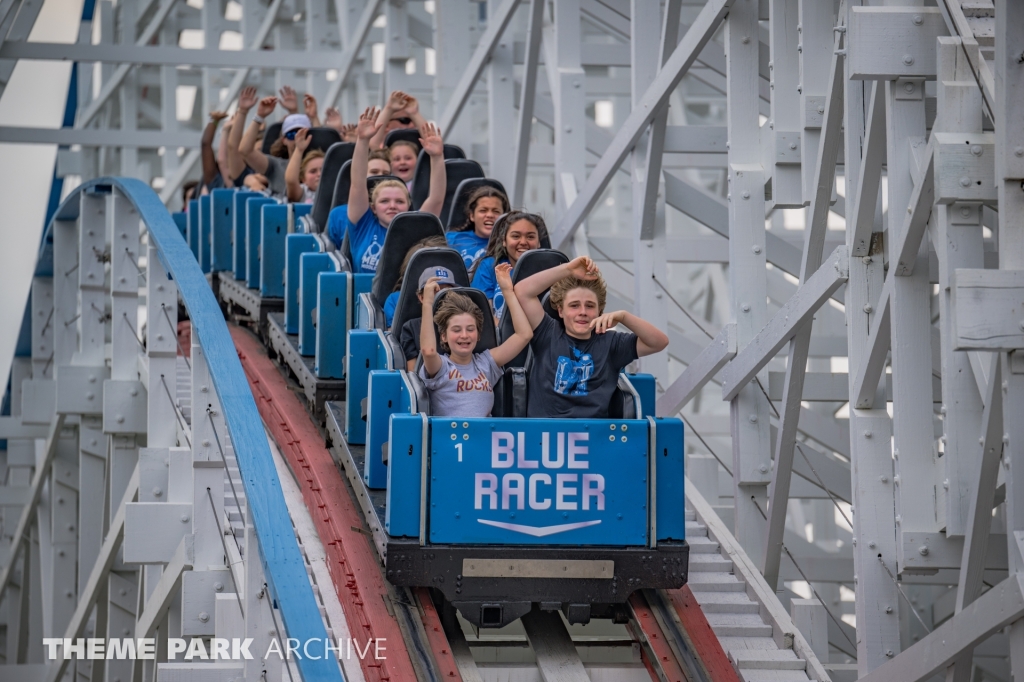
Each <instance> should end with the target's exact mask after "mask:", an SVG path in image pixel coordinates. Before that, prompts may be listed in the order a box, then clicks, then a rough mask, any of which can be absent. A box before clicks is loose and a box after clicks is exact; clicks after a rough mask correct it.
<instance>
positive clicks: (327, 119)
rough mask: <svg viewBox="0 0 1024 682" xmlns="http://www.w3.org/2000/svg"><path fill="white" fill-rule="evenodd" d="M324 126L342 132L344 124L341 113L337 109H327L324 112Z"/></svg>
mask: <svg viewBox="0 0 1024 682" xmlns="http://www.w3.org/2000/svg"><path fill="white" fill-rule="evenodd" d="M324 125H327V126H330V127H331V128H335V129H336V130H339V131H340V130H341V129H342V128H343V127H344V124H343V123H342V122H341V112H340V111H338V109H337V107H327V111H325V112H324Z"/></svg>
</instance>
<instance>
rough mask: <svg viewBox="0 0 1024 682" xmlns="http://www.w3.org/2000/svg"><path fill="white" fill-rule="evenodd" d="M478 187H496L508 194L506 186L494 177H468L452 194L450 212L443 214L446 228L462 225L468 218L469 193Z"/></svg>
mask: <svg viewBox="0 0 1024 682" xmlns="http://www.w3.org/2000/svg"><path fill="white" fill-rule="evenodd" d="M478 187H493V188H494V189H497V190H501V193H502V194H504V195H505V196H508V192H506V191H505V186H504V185H502V184H501V183H500V182H498V181H497V180H495V179H493V178H466V179H465V180H463V181H462V182H460V183H459V186H458V187H456V188H455V192H454V194H453V195H452V205H451V207H450V208H449V209H448V213H442V214H441V216H442V217H444V218H446V221H445V224H444V226H445V229H448V230H450V229H452V228H453V227H458V226H459V225H462V223H463V221H464V220H465V218H466V204H467V203H468V202H469V195H470V194H472V193H473V191H474V190H476V188H478Z"/></svg>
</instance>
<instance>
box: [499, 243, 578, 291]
mask: <svg viewBox="0 0 1024 682" xmlns="http://www.w3.org/2000/svg"><path fill="white" fill-rule="evenodd" d="M568 262H569V257H568V256H566V255H565V254H564V253H562V252H561V251H556V250H555V249H534V250H533V251H527V252H526V253H524V254H523V255H522V256H520V257H519V260H518V261H516V266H515V267H514V268H512V283H513V284H515V283H517V282H521V281H522V280H524V279H526V278H527V277H530V276H531V275H536V274H537V273H538V272H543V271H544V270H550V269H551V268H556V267H558V266H559V265H563V264H565V263H568Z"/></svg>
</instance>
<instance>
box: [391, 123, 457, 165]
mask: <svg viewBox="0 0 1024 682" xmlns="http://www.w3.org/2000/svg"><path fill="white" fill-rule="evenodd" d="M399 140H406V141H408V142H412V143H413V144H415V145H416V146H417V147H419V146H420V131H418V130H416V129H415V128H399V129H398V130H392V131H391V132H390V133H388V134H387V135H385V136H384V146H385V147H388V148H390V147H391V145H393V144H394V143H395V142H398V141H399ZM444 158H446V159H464V158H466V152H464V151H462V147H460V146H458V145H457V144H446V145H445V146H444Z"/></svg>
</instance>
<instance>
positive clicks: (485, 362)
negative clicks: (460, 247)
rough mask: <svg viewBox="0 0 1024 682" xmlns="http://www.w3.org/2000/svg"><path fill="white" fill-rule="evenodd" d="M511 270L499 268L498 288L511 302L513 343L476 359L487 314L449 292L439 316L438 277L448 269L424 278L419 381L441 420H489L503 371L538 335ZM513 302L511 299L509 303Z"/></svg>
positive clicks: (427, 272) (428, 272)
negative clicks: (518, 296)
mask: <svg viewBox="0 0 1024 682" xmlns="http://www.w3.org/2000/svg"><path fill="white" fill-rule="evenodd" d="M511 269H512V266H510V265H509V264H508V263H503V264H501V265H498V266H497V267H495V269H494V272H495V276H496V278H497V280H498V286H500V287H501V290H502V292H504V294H505V296H506V302H505V305H506V306H507V307H508V310H509V313H510V314H511V315H512V326H513V328H514V329H515V334H513V335H512V336H511V337H510V338H509V339H507V340H506V341H505V342H504V343H503V344H501V345H500V346H497V347H496V348H494V349H492V350H485V351H484V352H482V353H475V352H474V351H475V350H476V344H477V342H478V341H479V340H480V327H481V325H482V324H483V320H484V314H483V312H482V311H481V310H480V308H479V307H477V305H476V304H475V303H473V300H472V299H471V298H469V297H468V296H465V295H464V294H460V293H459V292H458V291H449V292H448V293H447V294H445V297H444V299H443V300H442V301H441V302H440V303H439V304H438V307H437V313H436V314H435V313H434V312H433V311H434V298H435V297H436V296H437V289H438V284H439V282H440V280H441V277H439V276H438V275H439V273H440V272H443V271H444V269H443V268H427V269H426V270H424V271H423V274H422V275H421V276H420V287H421V288H422V289H423V324H422V325H421V327H420V356H421V357H422V358H423V366H422V367H420V377H421V378H422V379H423V382H424V383H425V384H426V387H427V390H428V391H430V413H431V414H432V415H435V416H439V417H488V416H490V414H491V408H493V407H494V384H495V383H497V381H498V377H500V376H501V365H504V364H505V363H506V362H508V361H509V360H511V359H512V358H514V357H516V356H517V355H518V354H519V353H520V352H521V351H522V350H523V349H524V348H526V344H528V343H529V342H530V338H531V337H532V336H533V330H532V329H531V328H530V323H529V321H528V320H527V319H526V314H525V313H524V312H523V309H522V306H520V305H519V301H517V300H515V294H514V293H513V290H512V278H511V276H510V274H509V273H510V271H511ZM508 299H512V300H511V301H509V300H508ZM431 319H433V321H434V324H436V325H437V328H438V330H439V331H440V332H441V345H442V347H443V349H444V350H445V351H446V352H447V353H448V354H447V355H441V354H440V353H438V352H437V337H436V334H435V332H434V324H431V323H430V320H431Z"/></svg>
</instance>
